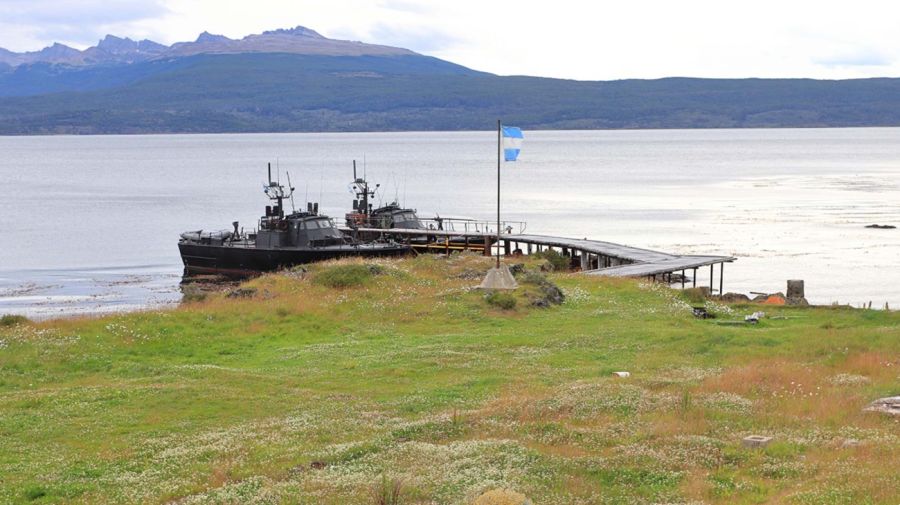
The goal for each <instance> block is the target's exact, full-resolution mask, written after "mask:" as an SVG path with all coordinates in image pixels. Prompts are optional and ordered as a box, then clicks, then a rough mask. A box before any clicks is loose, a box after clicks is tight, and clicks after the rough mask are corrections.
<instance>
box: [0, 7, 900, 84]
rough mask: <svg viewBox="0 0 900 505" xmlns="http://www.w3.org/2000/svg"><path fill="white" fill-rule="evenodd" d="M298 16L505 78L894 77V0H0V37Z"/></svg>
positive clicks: (174, 33) (256, 25) (70, 39)
mask: <svg viewBox="0 0 900 505" xmlns="http://www.w3.org/2000/svg"><path fill="white" fill-rule="evenodd" d="M296 25H303V26H306V27H308V28H312V29H314V30H317V31H318V32H320V33H322V34H323V35H325V36H327V37H332V38H342V39H351V40H362V41H364V42H371V43H379V44H388V45H396V46H401V47H406V48H409V49H412V50H414V51H418V52H421V53H424V54H428V55H431V56H436V57H439V58H443V59H447V60H450V61H453V62H455V63H459V64H462V65H465V66H468V67H471V68H474V69H477V70H484V71H488V72H494V73H497V74H504V75H509V74H524V75H537V76H545V77H560V78H572V79H623V78H655V77H667V76H692V77H812V78H826V79H842V78H851V77H875V76H878V77H898V76H900V2H894V1H890V0H883V1H873V0H852V1H851V0H845V1H841V2H837V1H831V0H819V1H806V0H780V1H773V0H754V1H737V0H618V1H615V2H610V1H604V0H597V1H574V0H541V1H529V0H506V1H499V2H493V1H490V0H440V1H432V0H284V1H277V0H142V1H133V0H0V47H5V48H7V49H11V50H15V51H23V50H37V49H40V48H41V47H44V46H46V45H49V44H51V43H52V42H55V41H58V42H63V43H66V44H69V45H71V46H73V47H78V48H84V47H87V46H89V45H93V44H95V43H96V42H97V40H98V39H99V38H101V37H102V36H103V35H105V34H106V33H112V34H115V35H120V36H129V37H131V38H150V39H152V40H155V41H157V42H162V43H166V44H170V43H172V42H178V41H183V40H193V39H195V38H196V37H197V35H198V34H199V33H200V32H202V31H204V30H208V31H210V32H212V33H219V34H223V35H227V36H229V37H233V38H239V37H243V36H245V35H247V34H250V33H259V32H261V31H263V30H269V29H274V28H287V27H292V26H296Z"/></svg>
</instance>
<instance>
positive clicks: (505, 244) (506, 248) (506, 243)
mask: <svg viewBox="0 0 900 505" xmlns="http://www.w3.org/2000/svg"><path fill="white" fill-rule="evenodd" d="M503 254H504V255H506V256H509V254H510V252H509V240H504V241H503Z"/></svg>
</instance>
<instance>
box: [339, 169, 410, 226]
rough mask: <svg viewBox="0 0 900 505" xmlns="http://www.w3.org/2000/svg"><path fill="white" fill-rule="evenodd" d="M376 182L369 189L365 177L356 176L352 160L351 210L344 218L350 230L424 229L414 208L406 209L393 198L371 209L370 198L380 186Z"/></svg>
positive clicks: (373, 196)
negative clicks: (352, 197) (385, 203)
mask: <svg viewBox="0 0 900 505" xmlns="http://www.w3.org/2000/svg"><path fill="white" fill-rule="evenodd" d="M380 186H381V185H380V184H376V185H375V187H374V188H372V189H369V182H368V181H367V180H366V179H365V178H361V177H357V176H356V160H354V161H353V182H352V183H350V190H351V192H353V195H354V199H353V211H352V212H348V213H347V214H346V215H345V216H344V218H345V220H346V223H347V227H348V228H350V229H351V230H356V229H358V228H378V229H382V230H389V229H392V228H394V229H403V230H425V229H426V227H425V225H424V224H423V223H422V221H420V220H419V217H418V216H417V215H416V210H415V209H406V208H403V207H401V206H400V204H399V203H398V202H397V201H396V200H394V201H393V202H391V203H389V204H387V205H384V206H382V207H378V208H376V209H373V205H372V204H371V203H369V199H370V198H375V192H376V191H377V190H378V188H379V187H380Z"/></svg>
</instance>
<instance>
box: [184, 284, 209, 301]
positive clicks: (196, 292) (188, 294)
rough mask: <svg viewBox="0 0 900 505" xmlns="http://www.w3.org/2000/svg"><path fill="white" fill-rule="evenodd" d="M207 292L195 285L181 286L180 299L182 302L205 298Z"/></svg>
mask: <svg viewBox="0 0 900 505" xmlns="http://www.w3.org/2000/svg"><path fill="white" fill-rule="evenodd" d="M206 296H207V293H206V291H204V290H203V289H201V288H199V287H196V286H184V287H182V288H181V301H182V302H183V303H195V302H202V301H203V300H206Z"/></svg>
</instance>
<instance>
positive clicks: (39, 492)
mask: <svg viewBox="0 0 900 505" xmlns="http://www.w3.org/2000/svg"><path fill="white" fill-rule="evenodd" d="M45 496H47V490H46V489H44V488H43V487H41V486H31V487H29V488H27V489H26V490H25V498H26V499H27V500H28V501H34V500H37V499H39V498H43V497H45Z"/></svg>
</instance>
